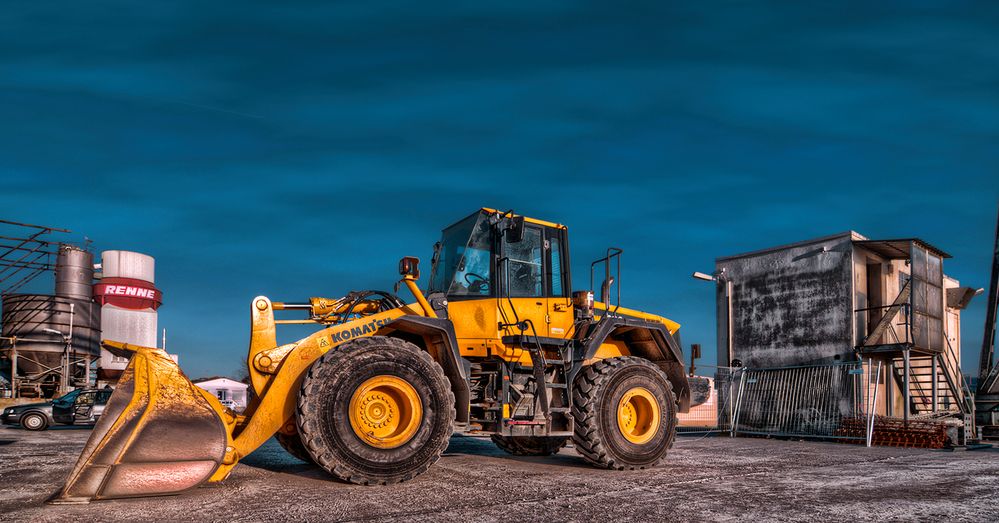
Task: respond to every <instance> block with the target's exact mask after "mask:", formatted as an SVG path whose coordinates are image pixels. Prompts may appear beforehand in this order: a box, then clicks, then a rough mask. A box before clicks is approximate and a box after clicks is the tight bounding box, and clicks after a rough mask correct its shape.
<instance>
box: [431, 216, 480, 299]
mask: <svg viewBox="0 0 999 523" xmlns="http://www.w3.org/2000/svg"><path fill="white" fill-rule="evenodd" d="M489 231H490V228H489V220H488V219H487V217H486V216H485V215H483V214H482V213H476V214H473V215H472V216H469V217H468V218H465V219H464V220H462V221H460V222H458V223H456V224H454V225H452V226H450V227H448V228H447V229H444V234H443V236H442V238H441V242H440V250H439V251H438V253H437V261H436V263H434V266H433V269H431V275H430V292H443V293H445V294H447V295H448V296H490V295H491V292H492V285H491V274H490V272H491V271H490V267H491V266H492V263H491V261H492V260H491V252H492V251H491V247H492V245H491V236H490V234H489Z"/></svg>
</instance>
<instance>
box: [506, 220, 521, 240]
mask: <svg viewBox="0 0 999 523" xmlns="http://www.w3.org/2000/svg"><path fill="white" fill-rule="evenodd" d="M523 239H524V217H523V216H514V217H513V218H510V225H507V227H506V241H507V243H519V242H520V241H522V240H523Z"/></svg>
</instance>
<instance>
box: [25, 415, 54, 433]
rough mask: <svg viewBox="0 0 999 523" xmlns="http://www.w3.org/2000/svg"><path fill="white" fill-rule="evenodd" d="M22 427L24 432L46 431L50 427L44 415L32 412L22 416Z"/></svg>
mask: <svg viewBox="0 0 999 523" xmlns="http://www.w3.org/2000/svg"><path fill="white" fill-rule="evenodd" d="M21 427H22V428H24V430H45V429H47V428H48V427H49V420H48V419H46V418H45V416H44V415H42V414H39V413H37V412H30V413H28V414H25V415H23V416H21Z"/></svg>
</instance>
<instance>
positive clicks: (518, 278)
mask: <svg viewBox="0 0 999 523" xmlns="http://www.w3.org/2000/svg"><path fill="white" fill-rule="evenodd" d="M517 218H519V219H515V218H514V217H513V216H512V215H510V214H507V213H501V212H499V211H496V210H493V209H485V208H484V209H480V210H479V211H477V212H475V213H474V214H472V215H470V216H468V217H466V218H465V219H463V220H460V221H459V222H457V223H455V224H453V225H451V226H449V227H447V228H445V229H444V231H443V233H442V235H441V241H440V242H438V244H437V245H436V246H435V253H434V258H433V267H432V269H431V276H430V289H429V290H430V293H442V294H444V295H445V296H446V298H447V301H448V311H449V314H448V316H449V317H450V318H452V320H453V321H454V322H455V329H456V331H457V336H458V338H475V339H498V338H501V337H502V336H503V335H504V334H509V333H506V332H502V331H503V330H504V329H500V328H499V327H498V325H499V324H500V323H512V322H514V320H515V319H516V320H525V319H529V320H531V323H532V324H533V327H534V329H535V330H536V331H537V334H538V335H539V336H551V337H564V335H565V334H566V333H567V332H569V330H570V329H569V327H570V326H571V325H572V321H573V315H572V303H571V292H570V288H571V287H570V281H571V280H570V273H569V256H568V235H567V229H566V227H565V226H563V225H559V224H555V223H550V222H545V221H541V220H535V219H531V218H520V217H517ZM518 222H519V223H518Z"/></svg>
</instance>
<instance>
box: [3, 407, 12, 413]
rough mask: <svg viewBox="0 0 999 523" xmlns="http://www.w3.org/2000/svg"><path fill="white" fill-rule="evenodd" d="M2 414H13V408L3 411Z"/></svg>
mask: <svg viewBox="0 0 999 523" xmlns="http://www.w3.org/2000/svg"><path fill="white" fill-rule="evenodd" d="M3 413H4V414H13V413H14V408H13V407H8V408H6V409H3Z"/></svg>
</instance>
